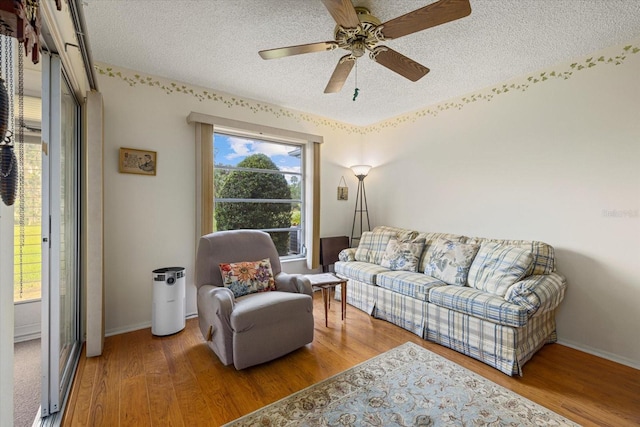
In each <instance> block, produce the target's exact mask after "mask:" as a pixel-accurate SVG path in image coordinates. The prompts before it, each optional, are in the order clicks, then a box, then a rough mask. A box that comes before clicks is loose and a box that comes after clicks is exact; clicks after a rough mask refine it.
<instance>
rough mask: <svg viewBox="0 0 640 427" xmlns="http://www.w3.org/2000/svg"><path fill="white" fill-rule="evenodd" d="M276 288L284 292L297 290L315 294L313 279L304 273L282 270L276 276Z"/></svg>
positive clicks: (301, 292) (300, 292)
mask: <svg viewBox="0 0 640 427" xmlns="http://www.w3.org/2000/svg"><path fill="white" fill-rule="evenodd" d="M275 280H276V290H277V291H282V292H296V293H299V294H307V295H309V296H313V290H312V289H311V281H310V280H309V279H307V278H306V277H305V276H304V275H302V274H289V273H284V272H280V273H279V274H278V275H277V276H276V278H275Z"/></svg>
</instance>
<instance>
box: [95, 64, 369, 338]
mask: <svg viewBox="0 0 640 427" xmlns="http://www.w3.org/2000/svg"><path fill="white" fill-rule="evenodd" d="M106 68H107V66H101V69H102V70H103V73H99V74H98V77H99V79H98V80H99V87H100V91H101V92H102V94H103V100H104V120H105V128H104V244H105V246H104V287H105V305H106V313H105V323H106V325H105V330H106V333H107V334H114V333H118V332H123V331H127V330H133V329H139V328H142V327H147V326H149V325H150V324H151V306H152V296H153V295H152V289H153V286H152V281H151V278H152V271H153V270H154V269H157V268H161V267H168V266H182V267H185V268H186V269H187V313H195V312H196V304H195V287H194V286H192V284H193V276H192V274H190V272H193V265H194V259H195V250H196V240H195V237H194V234H195V215H196V213H195V169H194V168H195V163H196V159H195V145H194V144H195V130H194V126H193V125H189V124H188V123H187V121H186V117H187V115H188V114H189V113H190V112H191V111H195V112H199V113H204V114H210V115H215V116H221V117H226V118H231V119H235V120H242V121H249V122H253V123H257V124H262V125H266V126H273V127H279V128H283V129H288V130H293V131H299V132H305V133H310V134H317V135H323V136H324V144H323V145H322V148H321V156H322V166H321V189H322V190H321V191H322V194H321V200H322V202H321V224H320V234H321V236H333V235H344V234H345V233H347V232H349V231H350V227H351V221H352V215H353V203H354V201H353V198H352V199H351V200H350V201H349V202H344V201H343V202H339V201H337V195H336V188H337V186H338V183H339V180H340V177H341V176H342V175H344V176H345V178H346V179H347V182H348V184H349V186H350V187H351V194H355V193H354V192H355V189H356V185H357V180H356V178H355V177H353V174H352V173H351V172H350V171H349V170H348V169H347V167H348V166H350V165H352V164H355V163H359V162H360V161H361V159H360V158H359V155H360V152H359V151H358V150H356V148H357V144H349V143H345V142H348V141H351V140H359V138H360V136H359V135H357V134H355V133H353V128H352V127H351V126H349V125H344V124H340V123H335V122H329V121H326V120H324V119H322V118H316V117H312V116H308V115H305V114H301V113H297V112H292V111H289V110H284V109H282V108H280V107H276V106H268V105H265V104H260V105H261V106H262V107H263V110H261V111H257V112H256V111H254V109H255V108H257V106H259V104H257V103H255V102H251V101H248V102H244V101H243V102H242V103H240V104H237V103H234V102H233V101H231V96H228V95H224V94H222V95H220V96H221V98H218V99H217V100H204V101H201V100H199V99H198V98H197V97H196V96H194V95H193V94H192V93H183V92H177V91H174V92H172V93H167V91H165V90H164V89H162V88H161V87H160V86H161V85H165V86H166V87H172V86H171V83H173V82H171V81H167V80H164V79H157V78H155V77H153V79H154V81H157V82H158V83H159V84H160V86H159V85H153V86H151V85H146V84H140V83H139V82H136V81H135V74H136V73H135V72H133V71H128V70H120V69H119V70H113V72H112V73H111V74H109V72H108V71H106ZM117 73H119V74H117ZM122 77H125V78H127V79H130V80H128V81H125V80H124V79H123V78H122ZM132 81H133V83H132V84H133V86H130V84H129V83H131V82H132ZM180 85H181V84H180ZM180 85H179V86H180ZM189 88H193V87H191V86H190V87H189ZM193 89H194V90H195V91H196V92H197V93H199V94H201V93H202V91H203V89H201V88H193ZM209 93H211V91H209ZM225 101H226V102H227V103H225ZM120 147H129V148H140V149H146V150H153V151H157V153H158V163H157V175H156V176H155V177H153V176H142V175H131V174H121V173H118V149H119V148H120ZM283 268H284V269H285V270H286V271H289V272H300V271H304V268H303V267H302V266H301V265H300V263H292V264H285V265H283Z"/></svg>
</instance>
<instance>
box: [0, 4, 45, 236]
mask: <svg viewBox="0 0 640 427" xmlns="http://www.w3.org/2000/svg"><path fill="white" fill-rule="evenodd" d="M38 5H39V2H38V0H0V39H2V40H1V43H0V57H2V58H3V61H2V64H1V68H2V69H1V70H0V71H1V72H2V73H1V74H0V198H2V201H3V202H4V204H5V205H7V206H11V205H13V204H14V203H15V200H16V196H19V197H18V198H19V199H20V218H21V221H20V222H21V225H20V226H21V229H22V227H23V225H22V218H23V216H24V212H23V211H24V175H23V174H22V173H21V170H22V167H21V165H22V164H23V163H24V146H23V142H24V102H23V99H24V98H23V93H24V74H23V70H24V67H23V57H22V54H18V55H16V56H17V57H18V68H17V70H18V85H17V88H16V87H15V83H14V78H13V74H14V64H13V56H14V55H13V41H12V40H11V37H13V38H16V39H17V40H18V44H19V52H22V50H23V49H24V53H25V55H29V54H30V55H31V60H32V61H33V63H34V64H37V63H38V61H39V60H40V57H39V55H40V49H39V40H40V13H39V8H38ZM14 92H17V105H18V119H17V123H16V120H15V118H14V115H15V114H14V106H15V105H16V99H15V98H16V97H15V96H14ZM14 129H16V130H14ZM16 136H17V139H16V138H15V137H16ZM16 145H17V149H18V158H16V154H15V152H14V147H15V146H16Z"/></svg>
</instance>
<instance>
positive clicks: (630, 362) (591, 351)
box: [558, 339, 640, 369]
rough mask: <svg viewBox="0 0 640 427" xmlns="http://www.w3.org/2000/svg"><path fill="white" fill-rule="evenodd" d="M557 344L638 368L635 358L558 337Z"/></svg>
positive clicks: (639, 365) (638, 363) (639, 364)
mask: <svg viewBox="0 0 640 427" xmlns="http://www.w3.org/2000/svg"><path fill="white" fill-rule="evenodd" d="M558 344H562V345H564V346H566V347H570V348H573V349H575V350H580V351H583V352H585V353H589V354H592V355H594V356H598V357H601V358H603V359H607V360H611V361H612V362H616V363H620V364H621V365H625V366H629V367H631V368H635V369H640V362H638V361H637V360H631V359H628V358H626V357H621V356H619V355H617V354H613V353H609V352H607V351H602V350H600V349H597V348H593V347H589V346H585V345H581V344H578V343H575V342H572V341H567V340H562V339H558Z"/></svg>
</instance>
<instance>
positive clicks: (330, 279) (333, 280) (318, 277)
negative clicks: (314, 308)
mask: <svg viewBox="0 0 640 427" xmlns="http://www.w3.org/2000/svg"><path fill="white" fill-rule="evenodd" d="M306 277H307V278H308V279H309V281H310V282H311V286H312V287H315V288H319V289H320V290H322V300H323V301H324V326H326V327H328V326H329V316H328V311H329V308H330V307H331V302H330V297H331V290H332V289H333V290H334V292H335V288H336V286H338V285H340V291H341V292H340V295H341V297H342V298H341V299H342V301H341V303H342V307H341V308H342V320H343V321H344V317H345V316H346V315H347V279H341V278H339V277H337V276H335V275H333V274H331V273H322V274H307V275H306Z"/></svg>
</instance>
